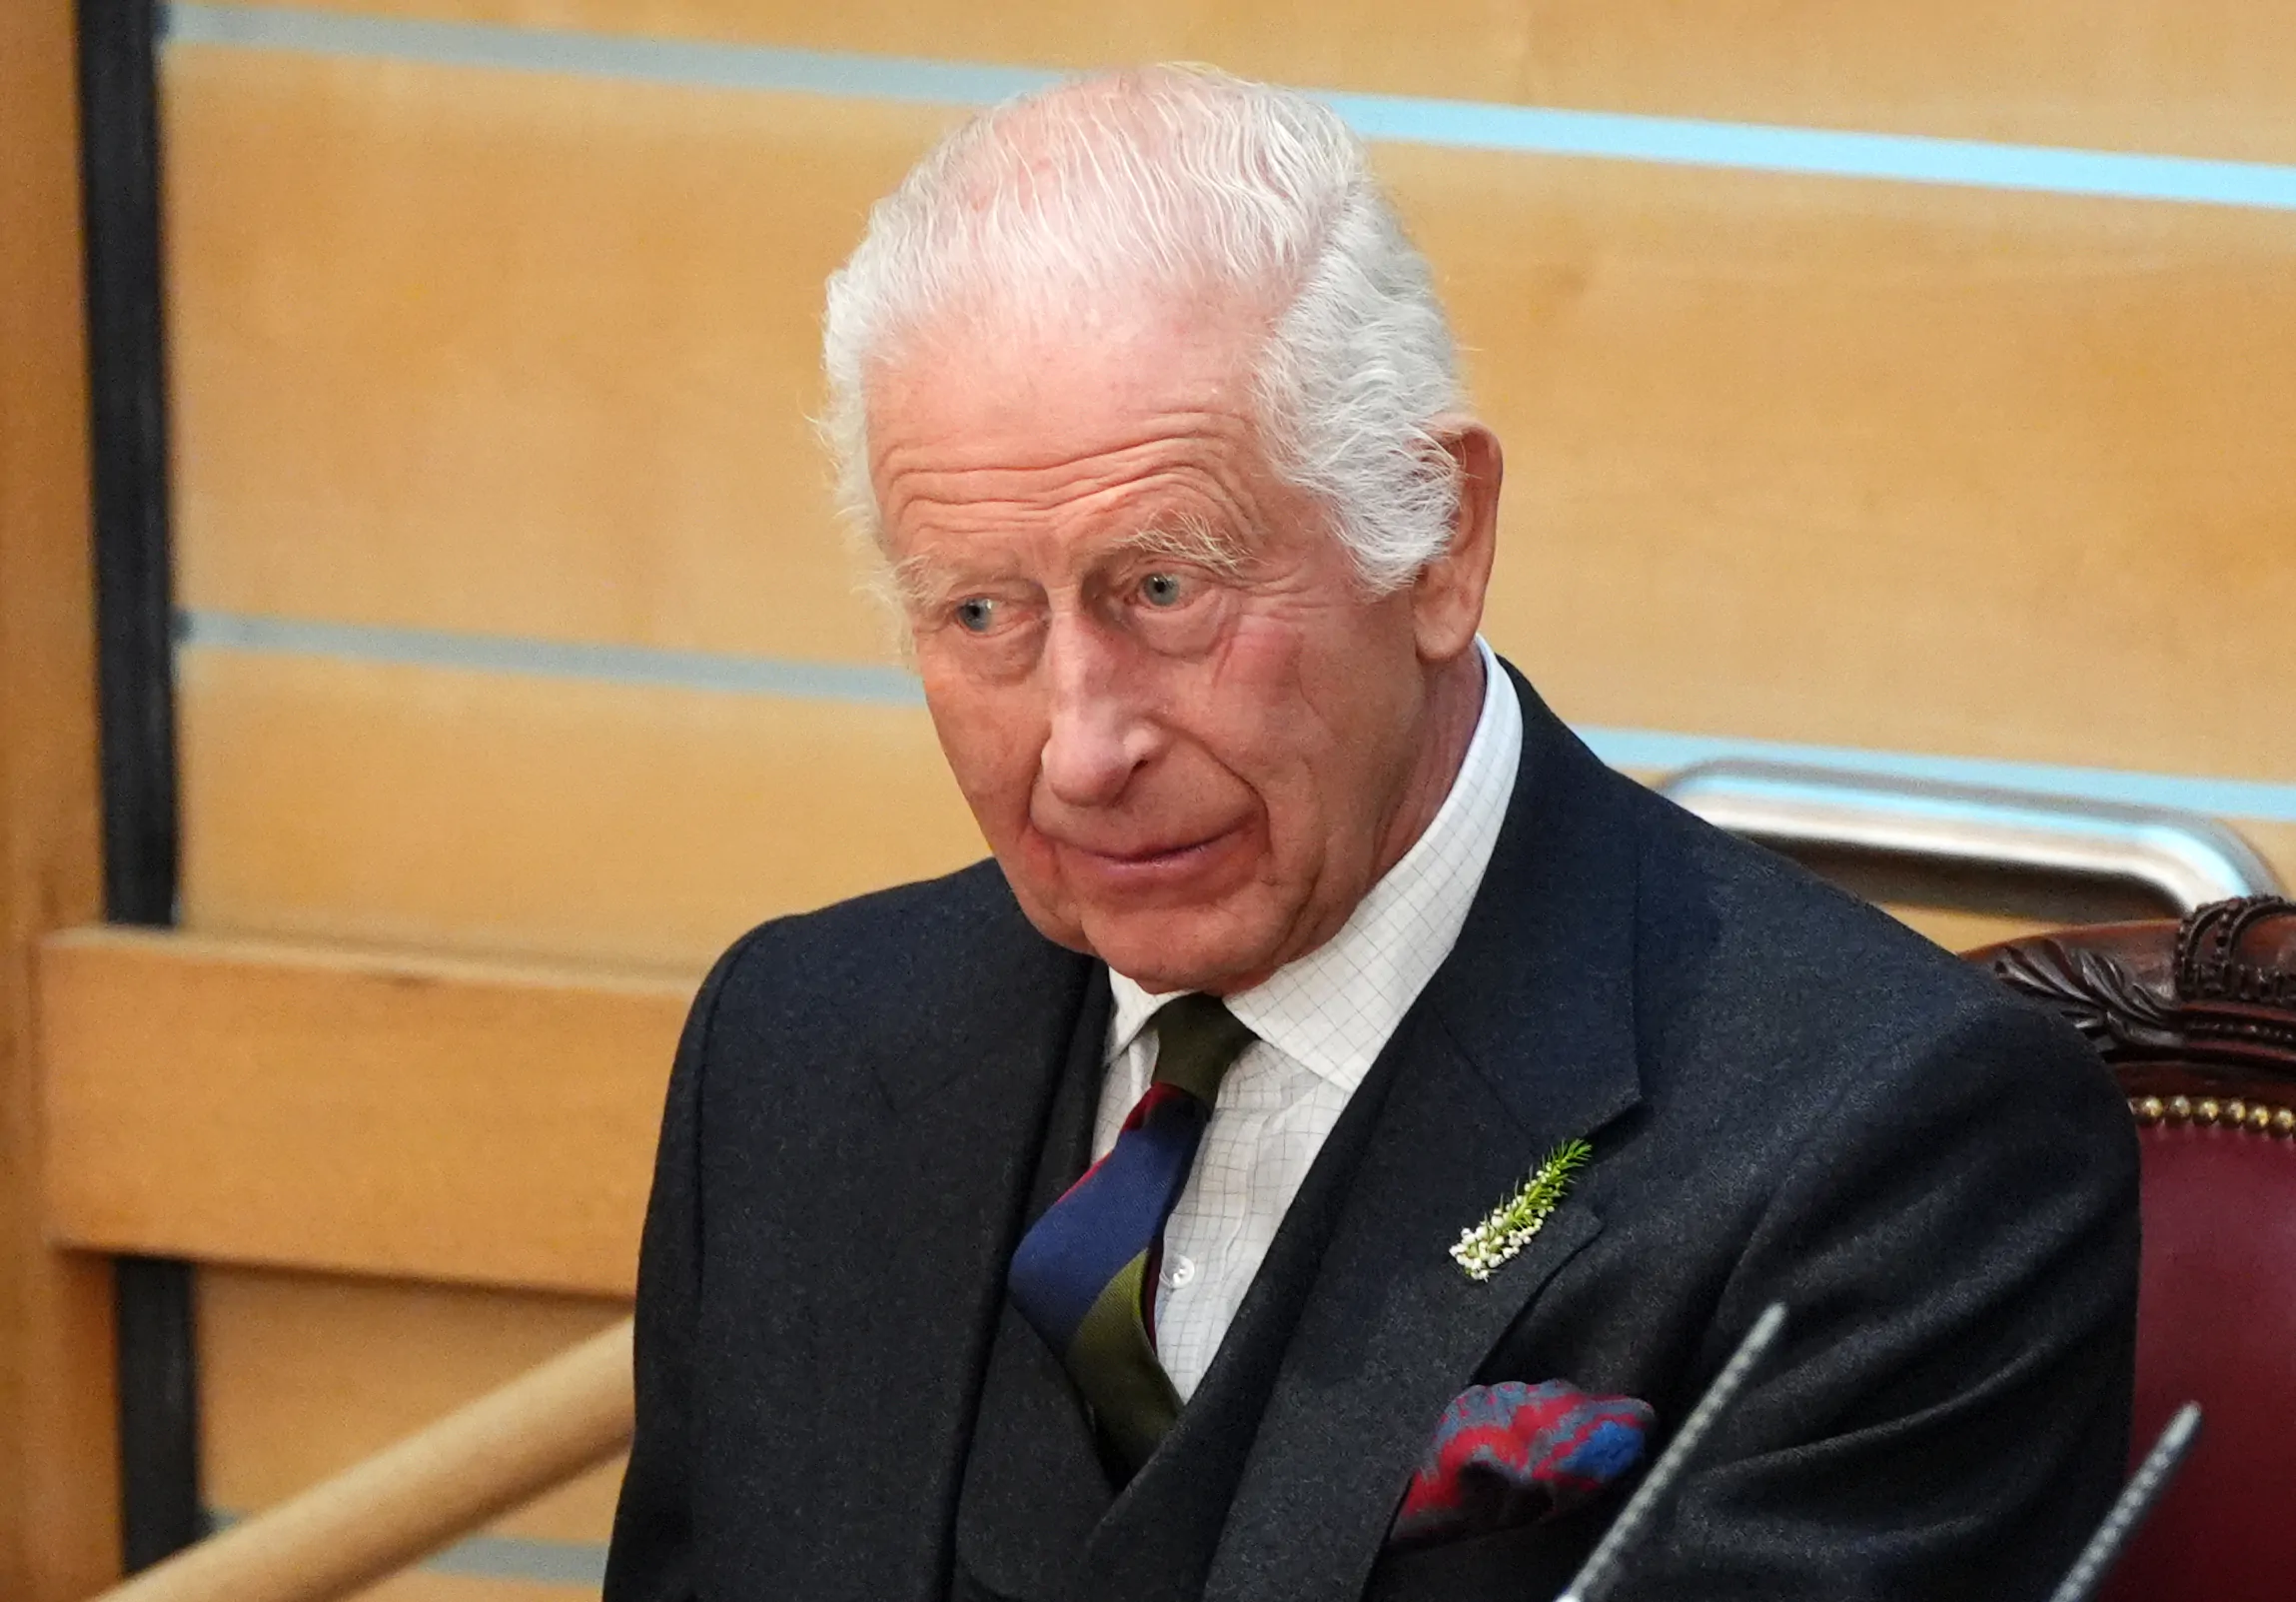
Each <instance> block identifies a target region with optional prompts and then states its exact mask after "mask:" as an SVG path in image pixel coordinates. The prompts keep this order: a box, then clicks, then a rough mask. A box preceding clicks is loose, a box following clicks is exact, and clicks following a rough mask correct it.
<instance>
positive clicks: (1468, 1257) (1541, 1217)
mask: <svg viewBox="0 0 2296 1602" xmlns="http://www.w3.org/2000/svg"><path fill="white" fill-rule="evenodd" d="M1594 1154H1595V1148H1594V1147H1593V1146H1591V1145H1589V1144H1587V1142H1586V1141H1584V1140H1566V1141H1564V1142H1563V1143H1562V1144H1561V1145H1559V1146H1557V1147H1556V1148H1555V1149H1554V1151H1553V1152H1552V1153H1550V1154H1549V1156H1548V1158H1547V1160H1546V1161H1545V1162H1542V1163H1541V1164H1539V1166H1538V1167H1536V1168H1534V1169H1532V1170H1531V1175H1530V1177H1529V1178H1527V1179H1525V1180H1524V1181H1523V1183H1522V1184H1521V1185H1520V1186H1519V1187H1517V1189H1516V1191H1515V1193H1514V1194H1513V1195H1511V1196H1509V1197H1508V1198H1507V1199H1506V1200H1505V1201H1502V1202H1501V1203H1499V1205H1498V1206H1496V1207H1494V1208H1492V1209H1491V1211H1490V1213H1489V1214H1488V1215H1487V1216H1486V1217H1485V1218H1484V1219H1483V1221H1482V1222H1481V1223H1479V1224H1475V1225H1473V1226H1472V1227H1470V1228H1466V1229H1462V1230H1461V1231H1459V1243H1458V1244H1457V1245H1455V1246H1453V1247H1452V1248H1451V1260H1452V1261H1453V1262H1456V1263H1457V1264H1459V1266H1460V1268H1461V1269H1462V1270H1463V1271H1464V1272H1465V1273H1466V1275H1467V1277H1468V1278H1470V1279H1472V1280H1474V1281H1475V1282H1476V1283H1477V1284H1481V1283H1483V1282H1484V1281H1485V1280H1487V1279H1489V1278H1490V1277H1491V1276H1492V1274H1493V1273H1494V1272H1496V1271H1497V1270H1498V1269H1499V1268H1500V1267H1502V1266H1503V1265H1504V1264H1506V1263H1507V1262H1508V1261H1509V1260H1510V1259H1512V1258H1513V1257H1514V1255H1515V1254H1516V1253H1517V1252H1519V1251H1521V1250H1522V1249H1523V1248H1524V1247H1525V1246H1527V1245H1529V1244H1530V1242H1531V1237H1532V1236H1533V1235H1535V1234H1537V1233H1538V1232H1539V1231H1540V1229H1541V1228H1542V1227H1544V1226H1545V1224H1546V1222H1547V1219H1548V1218H1549V1216H1551V1215H1552V1214H1553V1213H1554V1211H1555V1209H1556V1208H1557V1207H1560V1206H1561V1205H1562V1204H1563V1197H1564V1196H1565V1194H1567V1193H1568V1192H1569V1190H1570V1188H1571V1176H1572V1175H1573V1174H1575V1173H1577V1172H1578V1171H1579V1170H1580V1169H1581V1168H1583V1167H1585V1166H1586V1165H1587V1161H1588V1159H1589V1158H1591V1157H1593V1156H1594Z"/></svg>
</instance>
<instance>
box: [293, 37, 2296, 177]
mask: <svg viewBox="0 0 2296 1602" xmlns="http://www.w3.org/2000/svg"><path fill="white" fill-rule="evenodd" d="M271 3H279V4H286V3H294V4H299V5H309V4H310V3H311V0H271ZM324 3H325V4H326V6H327V7H328V9H332V10H340V11H346V12H351V13H355V14H363V15H390V16H400V17H422V18H431V19H440V20H448V21H485V22H496V23H512V24H524V25H528V26H535V27H546V28H576V29H584V30H595V31H599V32H609V33H648V34H657V35H667V36H672V37H679V38H688V39H716V40H724V41H733V42H741V43H751V44H772V45H795V46H801V47H806V48H812V49H830V50H862V51H872V52H880V53H886V54H893V55H908V56H941V57H955V58H959V59H967V60H979V61H1009V62H1027V63H1038V64H1043V65H1048V66H1059V67H1084V66H1099V65H1105V64H1108V63H1113V62H1122V61H1154V60H1189V61H1212V62H1217V63H1219V64H1220V65H1221V66H1224V67H1227V68H1229V69H1231V70H1233V71H1237V72H1244V73H1250V74H1253V75H1256V76H1260V77H1267V78H1273V79H1276V80H1278V81H1281V82H1288V83H1302V84H1319V85H1329V86H1334V87H1342V88H1353V89H1372V90H1382V91H1386V92H1390V93H1398V94H1418V95H1430V96H1437V97H1441V98H1446V99H1455V100H1495V101H1529V102H1533V103H1537V104H1546V105H1559V106H1583V107H1590V108H1595V109H1600V110H1605V111H1638V112H1652V113H1658V114H1661V115H1667V116H1687V117H1715V118H1729V119H1740V120H1745V121H1751V122H1765V123H1793V124H1803V123H1806V124H1812V125H1818V126H1827V127H1841V128H1856V129H1873V130H1887V131H1901V132H1907V133H1922V134H1944V135H1953V136H1958V137H1963V138H1979V139H2003V140H2011V141H2019V142H2028V143H2038V144H2059V145H2075V146H2089V147H2094V148H2098V149H2108V150H2114V149H2117V150H2149V151H2163V152H2169V151H2173V152H2182V153H2186V154H2192V155H2207V156H2230V157H2239V158H2246V159H2251V160H2277V161H2287V160H2290V159H2292V158H2296V102H2292V101H2291V99H2290V96H2289V94H2288V85H2289V84H2290V83H2291V82H2296V15H2292V14H2291V13H2290V12H2289V11H2288V10H2287V9H2286V8H2285V7H2282V6H2275V5H2269V4H2253V3H2242V0H2101V3H2099V0H2016V3H2013V4H2007V5H2004V4H2001V3H2000V0H1869V3H1864V4H1855V5H1845V4H1842V3H1841V0H1708V3H1706V4H1700V5H1684V4H1682V3H1680V0H1434V3H1427V4H1420V5H1414V6H1397V5H1395V4H1393V3H1391V0H1102V3H1101V4H1097V5H1093V6H1075V5H1067V4H1062V3H1061V0H1016V3H1001V4H997V5H978V4H968V3H964V0H857V3H854V4H847V5H837V6H821V5H812V4H807V3H805V0H324Z"/></svg>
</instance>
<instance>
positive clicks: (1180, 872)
mask: <svg viewBox="0 0 2296 1602" xmlns="http://www.w3.org/2000/svg"><path fill="white" fill-rule="evenodd" d="M1242 832H1243V830H1242V828H1241V827H1240V826H1239V827H1231V828H1224V829H1221V830H1219V831H1217V832H1216V833H1212V834H1208V835H1204V836H1202V837H1200V838H1196V839H1191V840H1188V841H1186V842H1184V843H1179V844H1155V845H1123V846H1119V845H1116V844H1114V843H1110V844H1107V845H1085V844H1080V843H1078V842H1075V841H1072V840H1064V839H1061V838H1059V837H1057V836H1054V835H1047V836H1046V838H1047V839H1049V840H1050V841H1051V843H1052V848H1053V850H1054V851H1055V852H1056V853H1057V854H1058V855H1059V857H1060V858H1061V862H1062V866H1063V867H1064V868H1065V869H1066V870H1067V872H1068V873H1069V875H1070V876H1072V877H1082V878H1085V879H1088V880H1091V881H1094V882H1095V883H1097V884H1098V885H1099V886H1100V887H1102V888H1103V889H1106V890H1111V891H1117V892H1120V893H1121V892H1126V891H1129V892H1135V893H1137V892H1144V891H1153V890H1170V889H1179V888H1182V887H1184V886H1186V885H1187V884H1188V883H1189V881H1191V880H1193V879H1195V878H1197V877H1198V876H1199V875H1201V874H1204V873H1206V872H1207V871H1209V870H1211V869H1212V868H1214V867H1215V866H1217V865H1218V863H1219V861H1220V859H1221V858H1222V857H1223V856H1224V855H1225V854H1226V853H1227V848H1228V847H1230V846H1232V845H1234V844H1235V843H1236V842H1237V841H1238V839H1239V837H1240V836H1241V834H1242Z"/></svg>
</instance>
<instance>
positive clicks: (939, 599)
mask: <svg viewBox="0 0 2296 1602" xmlns="http://www.w3.org/2000/svg"><path fill="white" fill-rule="evenodd" d="M1159 558H1161V559H1163V560H1165V561H1170V562H1185V563H1188V564H1190V565H1192V566H1195V567H1199V568H1208V569H1210V570H1211V571H1212V572H1214V573H1217V574H1219V575H1220V576H1221V577H1222V578H1227V579H1233V578H1236V577H1238V576H1240V575H1241V574H1242V573H1243V571H1244V567H1245V552H1244V547H1243V546H1242V545H1241V544H1240V543H1239V542H1238V541H1236V540H1235V539H1234V538H1233V537H1231V536H1229V535H1227V534H1224V533H1222V532H1221V531H1219V530H1217V529H1215V528H1213V527H1212V525H1211V524H1209V523H1207V522H1205V521H1204V520H1203V519H1202V518H1198V517H1194V516H1190V515H1188V514H1185V513H1182V514H1178V515H1174V516H1166V517H1161V518H1157V519H1155V520H1154V521H1152V522H1150V523H1148V524H1146V525H1144V526H1143V527H1141V528H1138V529H1135V530H1134V531H1133V532H1132V533H1130V534H1127V535H1124V536H1122V537H1120V538H1118V539H1116V540H1113V541H1110V542H1109V543H1108V544H1107V545H1106V546H1104V547H1102V548H1101V550H1100V551H1099V552H1098V553H1096V555H1095V558H1094V564H1095V566H1098V565H1101V564H1104V563H1109V562H1122V561H1141V560H1148V561H1155V560H1157V559H1159ZM886 580H887V583H888V585H889V586H890V588H891V591H892V594H893V597H894V599H895V600H897V601H898V602H899V603H900V604H901V605H902V606H904V607H906V608H908V609H909V610H911V611H913V612H937V611H938V610H940V609H941V608H942V607H945V606H947V605H948V604H949V603H950V602H952V601H954V600H955V599H956V598H957V597H959V596H961V595H963V594H964V593H965V592H966V591H968V590H970V589H971V588H972V587H973V586H974V585H975V584H978V583H980V582H981V581H980V580H979V579H977V578H975V577H973V576H971V575H968V574H967V573H966V572H965V571H964V569H963V568H962V566H961V565H952V564H950V563H946V562H943V561H940V560H938V559H936V558H934V557H932V556H929V555H918V556H913V557H910V558H909V559H908V560H906V561H904V562H896V563H894V564H893V565H892V567H891V569H890V570H889V572H888V573H887V575H886Z"/></svg>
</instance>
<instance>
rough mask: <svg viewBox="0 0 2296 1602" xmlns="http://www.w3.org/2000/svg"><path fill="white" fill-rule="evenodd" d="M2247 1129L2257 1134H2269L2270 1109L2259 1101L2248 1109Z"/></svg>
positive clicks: (2270, 1123)
mask: <svg viewBox="0 0 2296 1602" xmlns="http://www.w3.org/2000/svg"><path fill="white" fill-rule="evenodd" d="M2248 1127H2249V1128H2251V1129H2253V1130H2255V1131H2256V1132H2257V1133H2258V1134H2265V1133H2268V1132H2270V1130H2271V1128H2272V1109H2271V1108H2270V1107H2268V1106H2266V1105H2265V1104H2264V1103H2263V1102H2261V1101H2259V1102H2257V1103H2256V1105H2254V1106H2252V1107H2250V1108H2249V1109H2248Z"/></svg>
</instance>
